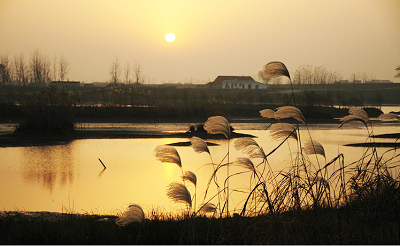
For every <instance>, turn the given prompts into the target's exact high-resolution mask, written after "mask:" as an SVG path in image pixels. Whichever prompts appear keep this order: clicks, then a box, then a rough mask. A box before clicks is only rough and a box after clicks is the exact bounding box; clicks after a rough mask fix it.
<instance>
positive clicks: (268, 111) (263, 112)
mask: <svg viewBox="0 0 400 246" xmlns="http://www.w3.org/2000/svg"><path fill="white" fill-rule="evenodd" d="M259 112H260V115H261V117H264V118H270V119H275V111H274V110H272V109H268V108H267V109H263V110H260V111H259Z"/></svg>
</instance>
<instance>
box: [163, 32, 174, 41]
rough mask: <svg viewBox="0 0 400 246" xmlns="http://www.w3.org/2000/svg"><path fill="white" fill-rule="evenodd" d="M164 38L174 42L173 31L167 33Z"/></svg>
mask: <svg viewBox="0 0 400 246" xmlns="http://www.w3.org/2000/svg"><path fill="white" fill-rule="evenodd" d="M165 40H167V42H170V43H171V42H174V40H175V35H174V34H173V33H167V35H165Z"/></svg>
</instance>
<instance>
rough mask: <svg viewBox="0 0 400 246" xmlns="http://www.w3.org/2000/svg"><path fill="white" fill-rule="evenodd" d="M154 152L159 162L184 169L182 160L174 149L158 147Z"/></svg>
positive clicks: (164, 146) (163, 146)
mask: <svg viewBox="0 0 400 246" xmlns="http://www.w3.org/2000/svg"><path fill="white" fill-rule="evenodd" d="M154 151H155V156H156V158H157V160H159V161H161V162H168V163H175V164H176V165H178V166H179V167H181V168H182V163H181V158H180V156H179V154H178V151H177V150H176V149H175V148H174V147H172V146H166V145H160V146H157V147H156V149H155V150H154Z"/></svg>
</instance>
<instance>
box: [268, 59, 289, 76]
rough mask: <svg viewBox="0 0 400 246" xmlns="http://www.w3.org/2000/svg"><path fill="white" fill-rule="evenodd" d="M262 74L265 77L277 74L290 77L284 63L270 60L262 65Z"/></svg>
mask: <svg viewBox="0 0 400 246" xmlns="http://www.w3.org/2000/svg"><path fill="white" fill-rule="evenodd" d="M263 76H264V78H266V79H271V78H275V77H279V76H286V77H288V78H289V79H290V74H289V71H288V70H287V68H286V66H285V64H283V63H282V62H279V61H272V62H269V63H267V64H265V65H264V67H263Z"/></svg>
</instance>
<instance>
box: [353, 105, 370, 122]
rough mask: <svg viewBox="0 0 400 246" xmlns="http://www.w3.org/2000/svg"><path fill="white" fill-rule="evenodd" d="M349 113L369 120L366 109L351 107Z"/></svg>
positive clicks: (366, 120)
mask: <svg viewBox="0 0 400 246" xmlns="http://www.w3.org/2000/svg"><path fill="white" fill-rule="evenodd" d="M349 114H351V115H355V116H358V117H360V118H362V119H363V120H364V121H365V122H368V121H369V117H368V114H367V112H365V110H364V109H362V108H357V107H350V108H349Z"/></svg>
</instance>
